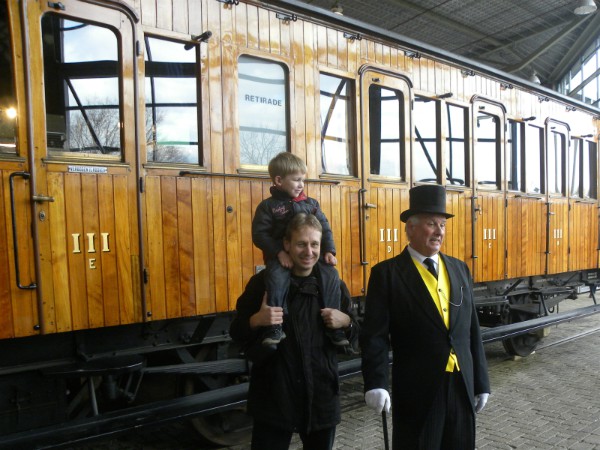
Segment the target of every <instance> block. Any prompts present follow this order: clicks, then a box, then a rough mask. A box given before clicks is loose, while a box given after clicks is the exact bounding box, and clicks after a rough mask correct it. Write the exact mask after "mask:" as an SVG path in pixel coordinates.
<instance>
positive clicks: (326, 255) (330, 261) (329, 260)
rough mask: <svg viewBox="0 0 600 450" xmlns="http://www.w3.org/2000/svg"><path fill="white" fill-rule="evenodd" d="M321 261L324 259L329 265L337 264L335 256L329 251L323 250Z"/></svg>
mask: <svg viewBox="0 0 600 450" xmlns="http://www.w3.org/2000/svg"><path fill="white" fill-rule="evenodd" d="M323 261H325V262H326V263H327V264H329V265H330V266H335V265H337V258H336V257H335V255H334V254H333V253H331V252H325V253H324V254H323Z"/></svg>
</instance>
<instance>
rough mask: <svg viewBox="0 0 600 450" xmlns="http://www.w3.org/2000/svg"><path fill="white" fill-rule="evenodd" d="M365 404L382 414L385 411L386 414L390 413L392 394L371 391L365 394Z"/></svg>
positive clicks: (375, 390) (378, 390) (382, 391)
mask: <svg viewBox="0 0 600 450" xmlns="http://www.w3.org/2000/svg"><path fill="white" fill-rule="evenodd" d="M365 402H366V404H367V406H368V407H369V408H371V409H374V410H375V411H377V412H378V413H381V411H383V409H385V412H386V413H389V412H390V406H391V404H392V402H391V401H390V394H389V393H388V391H386V390H385V389H379V388H378V389H371V390H370V391H367V392H365Z"/></svg>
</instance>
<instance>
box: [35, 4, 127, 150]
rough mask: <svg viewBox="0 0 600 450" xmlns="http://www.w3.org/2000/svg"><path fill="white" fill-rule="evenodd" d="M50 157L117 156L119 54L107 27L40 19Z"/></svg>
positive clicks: (52, 17)
mask: <svg viewBox="0 0 600 450" xmlns="http://www.w3.org/2000/svg"><path fill="white" fill-rule="evenodd" d="M42 34H43V36H42V42H43V45H44V87H45V89H46V93H45V97H46V126H47V140H48V142H47V145H48V152H49V154H50V156H61V155H62V156H65V155H68V156H76V157H93V158H102V159H119V160H120V159H121V126H120V124H121V117H120V110H119V84H120V83H119V66H120V64H119V63H120V56H119V51H118V46H117V37H116V35H115V34H114V33H113V32H112V31H111V30H109V29H108V28H104V27H100V26H96V25H91V24H88V23H84V22H77V21H73V20H69V19H64V18H61V17H60V16H58V15H55V14H47V15H45V16H44V17H43V18H42Z"/></svg>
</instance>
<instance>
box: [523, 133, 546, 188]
mask: <svg viewBox="0 0 600 450" xmlns="http://www.w3.org/2000/svg"><path fill="white" fill-rule="evenodd" d="M525 189H526V192H527V193H529V194H541V193H542V129H541V128H539V127H535V126H533V125H528V126H527V127H526V128H525Z"/></svg>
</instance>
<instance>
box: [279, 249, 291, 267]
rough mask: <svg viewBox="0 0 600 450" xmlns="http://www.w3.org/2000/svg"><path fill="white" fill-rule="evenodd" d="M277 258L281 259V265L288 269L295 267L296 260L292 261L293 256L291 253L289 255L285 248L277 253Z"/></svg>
mask: <svg viewBox="0 0 600 450" xmlns="http://www.w3.org/2000/svg"><path fill="white" fill-rule="evenodd" d="M277 259H278V260H279V264H281V267H285V268H286V269H291V268H292V267H294V261H292V258H290V255H288V252H286V251H285V250H281V251H280V252H279V253H277Z"/></svg>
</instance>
